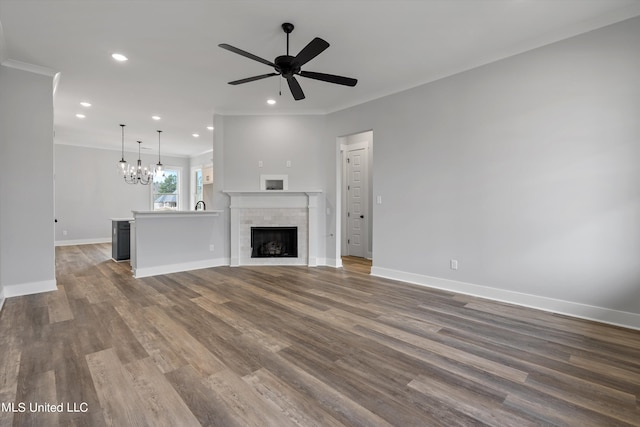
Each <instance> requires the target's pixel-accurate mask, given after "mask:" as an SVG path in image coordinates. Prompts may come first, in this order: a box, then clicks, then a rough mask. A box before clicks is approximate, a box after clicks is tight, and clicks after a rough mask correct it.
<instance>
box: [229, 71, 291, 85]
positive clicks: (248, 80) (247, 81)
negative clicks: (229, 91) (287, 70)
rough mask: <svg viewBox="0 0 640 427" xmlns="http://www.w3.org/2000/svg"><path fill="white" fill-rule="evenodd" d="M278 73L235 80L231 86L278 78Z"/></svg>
mask: <svg viewBox="0 0 640 427" xmlns="http://www.w3.org/2000/svg"><path fill="white" fill-rule="evenodd" d="M278 75H279V74H278V73H269V74H262V75H260V76H253V77H247V78H246V79H240V80H234V81H232V82H229V84H230V85H234V86H235V85H241V84H242V83H249V82H254V81H256V80H261V79H266V78H267V77H273V76H278Z"/></svg>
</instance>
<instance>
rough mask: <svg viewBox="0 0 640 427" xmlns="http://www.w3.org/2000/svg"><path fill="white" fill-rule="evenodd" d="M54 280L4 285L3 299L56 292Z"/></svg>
mask: <svg viewBox="0 0 640 427" xmlns="http://www.w3.org/2000/svg"><path fill="white" fill-rule="evenodd" d="M57 290H58V288H57V286H56V281H55V279H53V280H43V281H41V282H29V283H18V284H15V285H4V292H3V293H4V297H5V298H12V297H19V296H22V295H31V294H39V293H42V292H51V291H57Z"/></svg>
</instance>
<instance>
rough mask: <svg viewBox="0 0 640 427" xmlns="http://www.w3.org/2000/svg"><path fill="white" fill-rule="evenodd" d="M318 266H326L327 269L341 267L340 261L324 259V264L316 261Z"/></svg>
mask: <svg viewBox="0 0 640 427" xmlns="http://www.w3.org/2000/svg"><path fill="white" fill-rule="evenodd" d="M318 265H326V266H327V267H334V268H340V267H342V259H335V258H324V263H322V264H320V262H319V261H318Z"/></svg>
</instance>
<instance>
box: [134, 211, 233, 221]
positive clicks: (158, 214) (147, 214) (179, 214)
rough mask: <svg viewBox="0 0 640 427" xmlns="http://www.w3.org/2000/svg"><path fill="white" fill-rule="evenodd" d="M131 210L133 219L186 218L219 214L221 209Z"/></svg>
mask: <svg viewBox="0 0 640 427" xmlns="http://www.w3.org/2000/svg"><path fill="white" fill-rule="evenodd" d="M131 212H133V217H134V220H135V219H137V218H163V217H171V218H186V217H197V216H220V214H221V213H222V212H224V211H223V210H219V209H218V210H210V211H131Z"/></svg>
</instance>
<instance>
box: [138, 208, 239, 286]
mask: <svg viewBox="0 0 640 427" xmlns="http://www.w3.org/2000/svg"><path fill="white" fill-rule="evenodd" d="M132 212H133V221H131V271H132V272H133V276H134V277H136V278H140V277H148V276H155V275H159V274H168V273H176V272H179V271H188V270H196V269H200V268H208V267H217V266H221V265H228V264H229V261H228V259H225V258H224V257H223V256H222V255H221V254H223V253H224V248H223V244H224V239H223V235H224V226H223V222H222V214H223V212H224V211H221V210H210V211H132Z"/></svg>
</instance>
